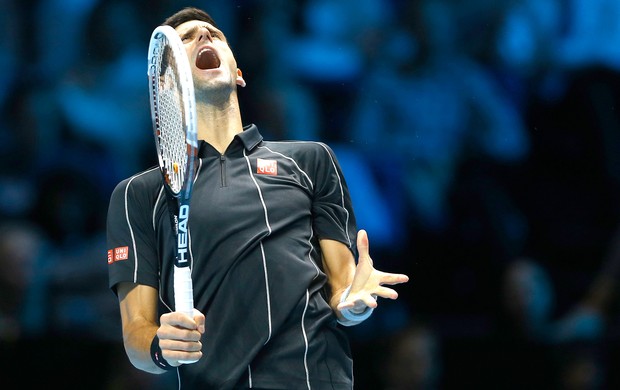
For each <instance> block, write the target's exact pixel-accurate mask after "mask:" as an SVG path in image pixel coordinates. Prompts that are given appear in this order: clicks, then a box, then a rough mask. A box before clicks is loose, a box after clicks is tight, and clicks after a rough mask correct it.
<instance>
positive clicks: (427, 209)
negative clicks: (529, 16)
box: [348, 0, 528, 231]
mask: <svg viewBox="0 0 620 390" xmlns="http://www.w3.org/2000/svg"><path fill="white" fill-rule="evenodd" d="M409 12H410V14H409V15H408V19H409V20H412V19H413V20H415V22H414V23H410V22H409V23H405V20H407V17H405V18H404V19H402V20H401V23H400V24H399V25H398V26H397V27H396V28H394V29H389V30H387V31H386V34H387V35H386V36H385V37H384V39H383V40H382V41H383V42H386V43H385V44H384V45H382V46H380V47H379V48H380V49H381V50H382V51H380V52H377V53H374V55H373V56H372V57H371V58H369V63H368V64H367V65H366V68H367V69H368V71H369V73H368V74H366V76H365V78H364V81H363V83H362V85H361V86H360V87H359V94H358V100H357V102H356V105H355V109H354V111H353V115H352V126H351V127H350V129H351V131H350V134H348V137H349V138H350V139H352V140H354V141H355V142H356V143H357V144H359V145H360V146H361V147H365V148H367V153H366V156H367V157H368V158H371V159H373V158H374V161H372V162H371V163H372V164H373V165H374V166H375V167H376V169H378V170H380V171H384V170H385V169H386V168H387V167H389V169H390V170H397V171H398V172H399V175H400V176H401V177H402V182H401V185H402V194H403V195H404V196H405V197H406V202H407V204H408V205H410V206H411V209H412V210H413V212H414V217H413V218H412V222H414V223H416V224H417V225H418V226H419V227H420V228H421V229H426V230H429V231H441V230H443V229H445V228H446V227H447V226H448V224H449V220H450V210H449V205H448V197H449V193H450V189H451V185H452V183H453V182H454V180H455V174H456V172H457V171H458V169H459V166H460V164H461V163H462V161H464V159H466V158H467V157H468V156H469V155H472V154H481V155H484V156H486V157H487V158H489V159H491V160H494V161H498V162H506V161H519V160H521V159H523V158H524V157H525V156H526V155H527V152H528V139H527V136H526V134H525V133H524V128H523V123H522V121H521V118H520V117H519V115H518V114H519V113H518V111H517V110H516V109H515V107H514V106H512V105H511V102H510V100H508V99H507V98H506V96H504V95H503V92H502V90H501V89H500V88H499V87H498V85H496V84H495V83H494V82H493V79H492V78H490V77H489V75H488V74H486V73H485V72H484V70H483V69H481V68H480V67H479V66H477V64H476V63H475V62H474V61H472V60H471V59H469V58H468V57H467V56H466V55H465V54H464V53H462V52H460V51H459V49H458V44H457V40H456V36H457V32H456V31H455V30H454V23H455V19H454V14H453V12H454V10H453V8H451V6H450V5H449V4H448V3H447V2H445V1H441V0H426V1H423V2H420V3H415V4H414V5H412V6H411V8H410V9H409ZM397 192H399V193H400V192H401V191H397Z"/></svg>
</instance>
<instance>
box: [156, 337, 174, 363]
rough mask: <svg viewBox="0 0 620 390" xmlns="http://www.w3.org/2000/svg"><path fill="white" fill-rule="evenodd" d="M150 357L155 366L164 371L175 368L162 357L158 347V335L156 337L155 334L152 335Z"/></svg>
mask: <svg viewBox="0 0 620 390" xmlns="http://www.w3.org/2000/svg"><path fill="white" fill-rule="evenodd" d="M151 359H153V362H155V364H156V365H157V367H159V368H161V369H164V370H166V371H170V370H174V369H175V368H176V367H174V366H171V365H170V364H169V363H168V362H167V361H166V359H164V356H163V355H162V353H161V348H160V347H159V337H157V335H155V337H153V341H152V342H151Z"/></svg>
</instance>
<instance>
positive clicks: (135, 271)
mask: <svg viewBox="0 0 620 390" xmlns="http://www.w3.org/2000/svg"><path fill="white" fill-rule="evenodd" d="M154 169H157V168H153V169H150V170H148V171H145V172H142V173H139V174H137V175H135V176H132V177H131V178H130V179H129V181H128V182H127V186H126V187H125V194H124V196H125V197H124V202H125V220H126V221H127V227H128V228H129V234H130V236H131V246H132V247H133V253H134V257H135V262H134V269H133V282H134V283H137V281H138V251H137V250H136V238H135V235H134V234H133V228H132V227H131V222H130V221H129V204H128V202H127V195H128V193H129V186H130V185H131V182H132V181H133V180H134V179H135V178H136V177H139V176H142V175H145V174H147V173H148V172H151V171H153V170H154Z"/></svg>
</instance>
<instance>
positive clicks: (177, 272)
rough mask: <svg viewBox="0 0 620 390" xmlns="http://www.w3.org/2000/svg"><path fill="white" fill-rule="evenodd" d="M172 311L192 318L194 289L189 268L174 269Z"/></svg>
mask: <svg viewBox="0 0 620 390" xmlns="http://www.w3.org/2000/svg"><path fill="white" fill-rule="evenodd" d="M174 309H175V311H178V312H181V313H185V314H187V315H188V316H190V317H191V318H194V289H193V286H192V271H191V269H190V268H189V267H177V266H175V267H174Z"/></svg>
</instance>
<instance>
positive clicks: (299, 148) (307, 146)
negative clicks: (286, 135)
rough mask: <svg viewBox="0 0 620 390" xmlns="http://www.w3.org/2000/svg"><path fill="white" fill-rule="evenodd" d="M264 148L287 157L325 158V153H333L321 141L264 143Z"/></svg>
mask: <svg viewBox="0 0 620 390" xmlns="http://www.w3.org/2000/svg"><path fill="white" fill-rule="evenodd" d="M262 147H264V148H267V149H269V150H272V151H274V152H278V153H282V154H285V155H297V156H302V155H303V156H306V157H312V156H314V157H319V156H324V155H325V153H331V148H330V147H329V145H327V144H326V143H324V142H320V141H298V140H283V141H263V143H262Z"/></svg>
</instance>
